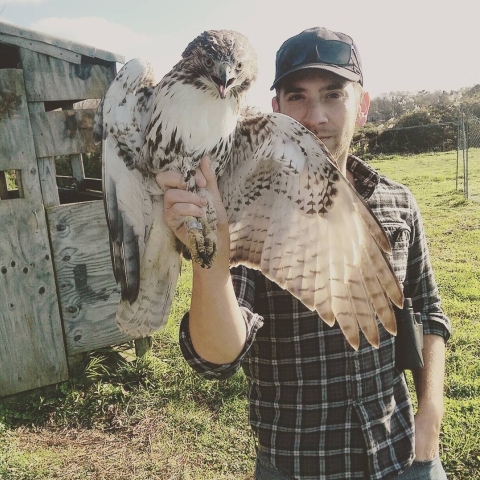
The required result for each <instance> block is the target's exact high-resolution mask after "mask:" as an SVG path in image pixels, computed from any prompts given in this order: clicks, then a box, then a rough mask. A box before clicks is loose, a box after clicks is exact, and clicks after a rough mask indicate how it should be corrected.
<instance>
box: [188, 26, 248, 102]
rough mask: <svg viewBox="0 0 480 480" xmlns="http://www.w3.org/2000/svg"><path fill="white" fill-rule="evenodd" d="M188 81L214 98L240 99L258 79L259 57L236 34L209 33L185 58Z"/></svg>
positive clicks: (191, 43) (205, 34) (190, 47)
mask: <svg viewBox="0 0 480 480" xmlns="http://www.w3.org/2000/svg"><path fill="white" fill-rule="evenodd" d="M182 57H183V61H182V69H183V70H184V72H185V73H186V79H185V80H187V81H189V82H190V83H192V84H194V85H195V86H196V87H198V88H201V89H210V90H211V91H212V92H214V95H220V97H221V98H226V97H227V95H228V94H229V93H230V94H231V95H235V96H236V97H238V96H239V95H240V94H241V93H243V92H245V91H246V90H247V89H248V88H249V87H250V85H251V84H252V82H253V81H254V80H255V79H256V77H257V55H256V53H255V51H254V50H253V47H252V46H251V44H250V42H249V41H248V39H247V38H246V37H245V36H244V35H242V34H240V33H238V32H234V31H232V30H209V31H206V32H203V33H202V34H201V35H199V36H198V37H197V38H196V39H195V40H193V41H192V42H190V44H189V45H188V46H187V48H186V49H185V51H184V52H183V54H182Z"/></svg>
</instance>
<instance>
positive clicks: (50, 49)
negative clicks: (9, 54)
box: [0, 32, 82, 63]
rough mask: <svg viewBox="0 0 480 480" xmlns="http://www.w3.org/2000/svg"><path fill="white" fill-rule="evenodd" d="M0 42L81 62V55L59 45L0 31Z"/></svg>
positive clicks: (71, 61)
mask: <svg viewBox="0 0 480 480" xmlns="http://www.w3.org/2000/svg"><path fill="white" fill-rule="evenodd" d="M0 42H3V43H9V44H10V45H16V46H17V47H21V48H27V49H28V50H33V51H34V52H38V53H43V54H45V55H50V56H51V57H55V58H60V59H61V60H65V61H66V62H70V63H81V62H82V55H81V54H79V53H76V52H72V51H70V50H66V49H64V48H60V47H54V46H53V45H49V44H48V43H43V42H36V41H35V40H29V39H26V38H22V37H14V36H13V35H6V34H4V33H1V32H0Z"/></svg>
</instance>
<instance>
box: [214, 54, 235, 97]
mask: <svg viewBox="0 0 480 480" xmlns="http://www.w3.org/2000/svg"><path fill="white" fill-rule="evenodd" d="M218 73H219V75H218V76H216V75H212V80H213V81H214V82H215V84H216V85H217V88H218V92H219V93H220V97H221V98H225V97H226V96H227V89H228V87H229V86H230V85H231V84H232V83H233V81H234V80H235V76H234V72H232V67H231V66H230V65H229V64H228V63H222V64H221V65H220V67H219V69H218Z"/></svg>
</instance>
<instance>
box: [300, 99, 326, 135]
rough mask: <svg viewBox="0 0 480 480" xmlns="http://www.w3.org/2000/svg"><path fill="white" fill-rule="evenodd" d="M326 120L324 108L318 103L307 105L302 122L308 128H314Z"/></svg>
mask: <svg viewBox="0 0 480 480" xmlns="http://www.w3.org/2000/svg"><path fill="white" fill-rule="evenodd" d="M327 122H328V118H327V115H326V111H325V109H324V108H322V106H321V105H319V104H312V105H309V106H308V107H307V110H306V112H305V115H304V117H303V122H302V123H303V124H304V125H305V126H306V127H307V128H308V129H309V130H314V129H315V127H316V126H318V125H322V124H324V123H327Z"/></svg>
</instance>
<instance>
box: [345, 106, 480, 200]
mask: <svg viewBox="0 0 480 480" xmlns="http://www.w3.org/2000/svg"><path fill="white" fill-rule="evenodd" d="M352 147H353V152H354V153H355V154H358V155H359V156H360V157H362V158H365V159H368V158H369V157H370V158H371V157H376V156H378V155H389V154H400V155H409V154H410V155H411V154H419V153H427V152H448V151H455V150H456V152H457V165H456V178H455V187H456V189H457V190H459V191H463V194H464V195H465V197H466V198H469V199H470V200H474V201H479V202H480V118H478V117H476V116H475V115H473V114H471V113H468V112H460V113H459V114H458V116H457V118H455V117H453V121H444V122H432V123H428V124H424V125H404V126H397V127H394V128H386V127H384V128H382V127H373V126H370V127H369V126H366V127H364V128H363V129H361V130H359V131H358V132H357V133H356V135H355V137H354V141H353V144H352Z"/></svg>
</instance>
